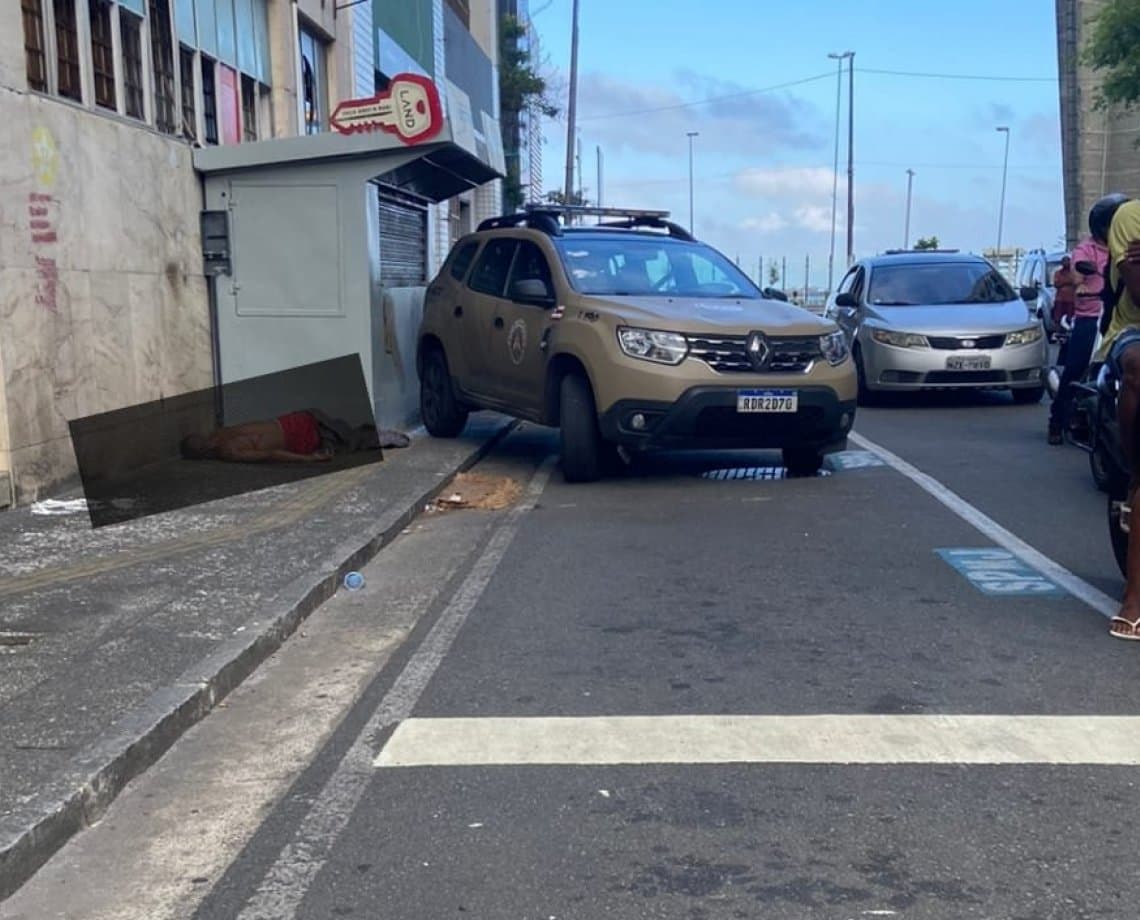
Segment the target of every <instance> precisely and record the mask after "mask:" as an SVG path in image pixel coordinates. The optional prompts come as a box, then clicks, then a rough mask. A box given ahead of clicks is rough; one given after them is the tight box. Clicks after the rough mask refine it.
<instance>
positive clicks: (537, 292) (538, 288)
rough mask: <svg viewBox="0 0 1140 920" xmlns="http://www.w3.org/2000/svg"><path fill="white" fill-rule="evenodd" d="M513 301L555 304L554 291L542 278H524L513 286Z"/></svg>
mask: <svg viewBox="0 0 1140 920" xmlns="http://www.w3.org/2000/svg"><path fill="white" fill-rule="evenodd" d="M511 300H517V301H519V302H520V303H535V304H550V303H554V291H553V290H551V288H550V285H549V284H547V283H546V282H545V281H543V280H542V279H541V278H523V279H522V280H520V281H516V282H515V283H514V284H512V285H511Z"/></svg>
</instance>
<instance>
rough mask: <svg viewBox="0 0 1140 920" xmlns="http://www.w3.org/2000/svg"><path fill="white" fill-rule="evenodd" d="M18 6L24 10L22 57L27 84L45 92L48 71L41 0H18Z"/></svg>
mask: <svg viewBox="0 0 1140 920" xmlns="http://www.w3.org/2000/svg"><path fill="white" fill-rule="evenodd" d="M20 6H21V8H22V10H23V12H24V57H25V58H26V59H27V71H28V86H29V87H30V88H31V89H38V90H39V91H40V92H41V93H46V92H47V88H48V73H47V49H46V45H45V44H44V8H43V0H20Z"/></svg>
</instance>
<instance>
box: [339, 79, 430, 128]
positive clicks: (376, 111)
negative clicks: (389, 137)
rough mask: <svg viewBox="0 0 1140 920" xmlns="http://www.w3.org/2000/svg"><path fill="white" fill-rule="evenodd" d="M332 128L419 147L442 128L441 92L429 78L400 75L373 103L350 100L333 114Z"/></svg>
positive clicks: (374, 98)
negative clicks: (377, 135) (369, 133)
mask: <svg viewBox="0 0 1140 920" xmlns="http://www.w3.org/2000/svg"><path fill="white" fill-rule="evenodd" d="M329 124H330V125H331V126H332V128H333V130H334V131H339V132H340V133H341V134H358V133H360V132H362V131H387V132H388V133H389V134H395V135H396V136H397V137H398V138H400V140H402V141H403V142H404V143H405V144H420V143H423V142H424V141H426V140H430V139H431V138H433V137H435V136H436V135H437V134H438V133H439V132H440V130H441V129H442V128H443V108H442V106H441V105H440V102H439V91H438V90H437V89H436V88H435V84H434V83H433V82H432V81H431V80H429V79H428V78H427V77H421V76H420V75H419V74H414V73H401V74H397V75H396V76H394V77H393V78H392V82H391V84H389V86H388V89H387V90H385V91H384V92H382V93H377V94H376V95H375V96H373V97H372V98H371V99H349V100H347V101H345V102H342V103H341V104H340V105H338V106H337V107H336V111H334V112H333V113H332V117H331V118H330V119H329Z"/></svg>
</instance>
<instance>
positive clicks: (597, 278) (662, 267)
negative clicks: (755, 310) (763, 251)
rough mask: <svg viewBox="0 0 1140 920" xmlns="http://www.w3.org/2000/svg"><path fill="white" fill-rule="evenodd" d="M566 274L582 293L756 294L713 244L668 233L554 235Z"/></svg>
mask: <svg viewBox="0 0 1140 920" xmlns="http://www.w3.org/2000/svg"><path fill="white" fill-rule="evenodd" d="M558 249H559V252H560V253H561V255H562V261H563V264H564V265H565V266H566V274H567V275H568V276H569V278H570V283H571V284H572V285H573V286H574V289H575V290H577V291H579V292H581V293H583V294H605V295H609V296H623V295H629V296H638V297H732V298H740V297H745V298H748V299H750V300H758V299H760V298H761V296H762V295H761V294H760V291H759V290H758V289H757V287H756V285H754V284H753V283H752V282H751V281H750V280H749V278H748V276H747V275H745V274H744V273H743V272H742V271H741V270H740V269H739V268H737V267H736V266H735V265H733V264H732V263H731V262H730V261H729V260H728V259H726V258H725V257H724V256H722V255H721V254H720V253H719V252H717V251H716V250H715V249H711V248H710V247H708V246H704V245H702V244H700V243H689V242H682V241H678V240H675V239H672V238H668V237H662V238H661V239H660V240H656V239H652V238H647V237H645V236H636V237H635V236H632V235H630V236H628V237H626V236H621V235H618V234H606V235H604V236H603V235H601V234H599V235H598V236H591V235H586V234H583V235H581V236H571V235H569V234H568V235H567V236H565V237H563V238H562V239H560V240H558Z"/></svg>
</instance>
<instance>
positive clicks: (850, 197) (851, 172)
mask: <svg viewBox="0 0 1140 920" xmlns="http://www.w3.org/2000/svg"><path fill="white" fill-rule="evenodd" d="M850 55H851V56H850V57H849V58H848V59H847V265H848V267H850V266H851V263H853V262H854V261H855V52H854V51H852V52H850Z"/></svg>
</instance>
